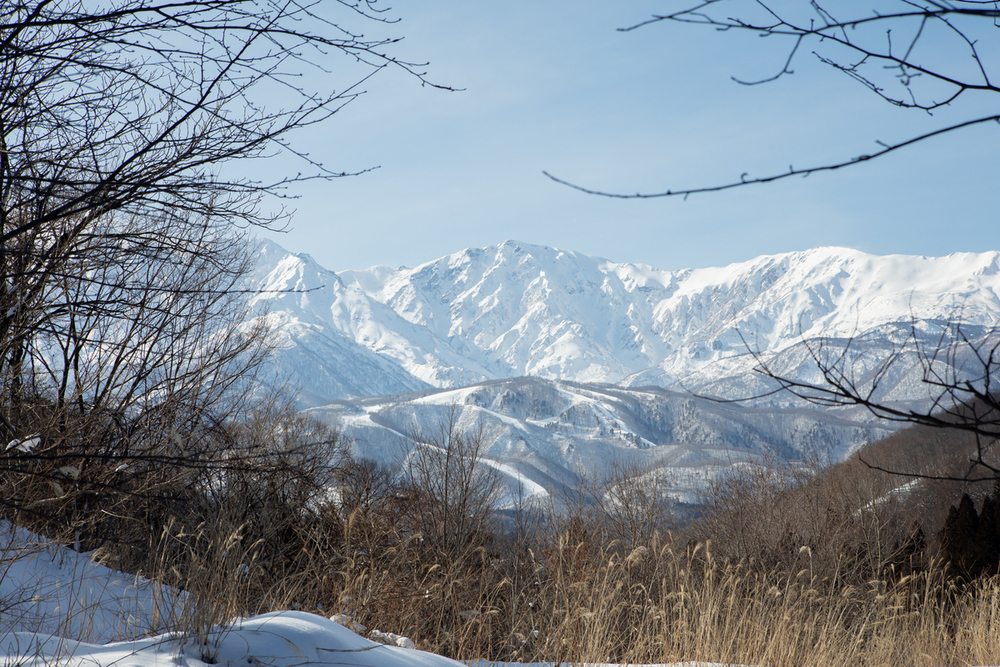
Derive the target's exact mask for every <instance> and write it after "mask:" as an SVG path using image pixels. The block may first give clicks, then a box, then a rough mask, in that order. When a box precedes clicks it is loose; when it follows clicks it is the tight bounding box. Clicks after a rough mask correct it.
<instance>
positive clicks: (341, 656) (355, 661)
mask: <svg viewBox="0 0 1000 667" xmlns="http://www.w3.org/2000/svg"><path fill="white" fill-rule="evenodd" d="M57 660H58V662H59V664H60V665H65V666H67V667H70V666H73V665H81V666H82V665H87V667H103V666H107V665H123V664H127V665H129V667H155V666H157V665H167V664H170V665H184V666H188V667H199V666H200V665H209V664H218V665H232V666H235V665H267V666H268V667H297V666H299V665H303V664H312V665H358V666H362V665H363V666H365V667H402V666H404V665H413V666H417V667H419V666H421V665H426V666H427V667H457V666H459V665H462V667H464V665H463V664H462V663H459V662H455V661H454V660H449V659H448V658H444V657H441V656H439V655H435V654H433V653H426V652H424V651H417V650H414V649H406V648H400V647H398V646H386V645H384V644H378V643H376V642H373V641H369V640H367V639H365V638H363V637H359V636H358V635H356V634H354V633H353V632H351V631H350V630H348V629H347V628H345V627H343V626H341V625H339V624H338V623H335V622H334V621H331V620H329V619H327V618H324V617H322V616H316V615H314V614H309V613H306V612H299V611H284V612H272V613H270V614H263V615H261V616H255V617H254V618H248V619H241V620H238V621H236V622H234V623H232V624H231V625H229V626H227V627H226V628H218V629H216V630H214V631H213V632H212V633H210V634H209V636H208V641H207V642H206V644H205V645H204V646H200V645H198V643H197V642H195V641H193V640H192V638H190V637H185V636H183V635H180V634H177V633H172V634H166V635H160V636H158V637H151V638H148V639H142V640H137V641H128V642H118V643H115V644H108V645H105V646H97V645H94V644H86V643H83V642H76V641H71V640H66V639H59V638H56V637H53V636H51V635H41V634H36V633H26V632H7V633H5V634H3V635H0V662H2V663H3V664H7V665H50V664H53V663H54V662H55V661H57Z"/></svg>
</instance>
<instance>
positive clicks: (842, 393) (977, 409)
mask: <svg viewBox="0 0 1000 667" xmlns="http://www.w3.org/2000/svg"><path fill="white" fill-rule="evenodd" d="M970 329H973V327H963V326H962V324H961V322H960V321H958V319H957V318H956V321H955V322H952V323H951V324H950V325H949V326H947V327H945V328H944V329H942V331H941V333H940V334H939V335H938V336H937V337H936V338H933V339H928V338H927V337H926V336H923V335H921V334H920V332H919V331H918V325H917V323H914V324H913V325H912V326H911V332H910V335H909V337H908V338H906V339H905V340H903V341H902V342H901V343H900V344H899V345H895V346H893V348H892V350H891V351H890V352H889V353H888V354H886V355H885V356H883V357H882V358H881V359H879V360H878V361H877V363H875V364H874V368H873V369H872V368H870V366H871V364H870V363H867V361H868V360H867V359H866V357H868V356H870V353H868V352H866V351H864V350H863V349H862V346H859V345H858V344H857V341H856V340H854V339H841V340H828V339H818V340H814V341H803V344H804V345H805V348H806V350H807V353H808V355H809V358H810V360H811V363H812V365H813V366H814V367H815V368H816V369H817V370H818V371H819V380H818V381H807V380H803V379H799V378H796V377H791V376H789V375H787V374H785V373H783V372H780V371H779V370H777V369H776V368H774V367H773V366H772V365H771V364H769V362H768V360H767V359H766V358H765V357H764V356H763V355H761V354H759V353H757V352H755V351H753V350H751V353H752V354H754V357H755V359H756V362H757V365H756V368H755V370H756V371H757V372H758V373H760V374H762V375H763V376H765V377H767V378H769V379H770V380H772V381H773V382H774V383H775V386H776V389H775V391H781V392H787V393H790V394H792V395H794V396H797V397H798V398H800V399H803V400H805V401H807V402H809V403H812V404H814V405H819V406H822V407H828V408H839V407H850V406H860V407H863V408H865V409H866V410H868V411H869V412H870V413H871V414H873V415H874V416H876V417H878V418H879V419H884V420H887V421H892V422H900V423H905V424H919V425H923V426H929V427H932V428H943V429H952V430H956V431H960V432H963V433H967V434H969V435H970V436H971V437H972V438H973V440H974V443H975V444H974V448H973V450H972V451H971V452H970V454H969V458H968V466H967V468H966V470H965V472H964V473H963V474H960V475H953V474H940V473H934V472H927V471H924V470H920V469H900V468H898V467H896V466H890V467H885V466H883V465H880V464H878V463H876V462H873V461H866V463H867V464H868V465H869V466H870V467H872V468H874V469H877V470H881V471H883V472H890V473H894V474H901V475H906V476H910V477H915V478H927V479H944V480H955V481H963V482H982V481H993V480H996V479H1000V457H998V454H1000V452H998V451H996V446H997V444H998V442H1000V376H998V364H1000V331H998V330H996V329H982V328H979V327H976V328H975V329H982V330H979V331H977V332H976V335H972V334H970V333H969V331H970ZM748 349H750V348H749V346H748ZM907 357H909V359H910V360H913V359H915V360H916V363H917V364H918V367H919V375H920V378H919V379H920V382H921V383H922V385H923V386H924V387H926V388H927V390H928V394H927V401H926V402H922V403H920V402H914V401H911V402H905V401H892V400H888V399H887V398H886V397H885V396H884V395H883V394H882V393H881V390H882V389H883V388H884V384H886V383H887V382H888V381H889V379H890V377H891V375H892V374H893V373H895V372H897V371H899V370H900V368H901V367H903V366H907V365H909V364H910V363H912V361H909V360H908V359H907ZM862 362H865V363H862ZM862 369H863V370H862ZM754 398H759V397H754Z"/></svg>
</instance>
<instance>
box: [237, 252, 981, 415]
mask: <svg viewBox="0 0 1000 667" xmlns="http://www.w3.org/2000/svg"><path fill="white" fill-rule="evenodd" d="M255 279H256V281H257V284H258V285H259V287H260V289H261V290H262V292H261V294H260V295H259V296H258V297H257V298H256V305H257V307H267V309H268V310H269V311H270V313H271V317H272V321H273V322H274V323H275V324H276V330H277V335H278V336H279V337H280V339H281V346H282V351H281V353H280V355H279V360H280V363H281V365H282V367H283V368H284V369H285V370H286V371H287V372H288V374H289V375H290V376H292V377H294V378H295V379H296V380H297V381H298V382H300V383H301V385H302V387H303V389H304V392H305V393H304V396H305V403H307V404H311V405H320V404H322V403H324V402H326V401H329V400H333V399H338V398H346V397H357V396H364V395H374V394H388V393H398V392H404V391H413V390H418V389H421V388H426V387H436V388H451V387H461V386H465V385H468V384H470V383H474V382H480V381H484V380H495V379H503V378H512V377H518V376H533V377H540V378H547V379H552V380H568V381H574V382H590V383H605V384H616V385H619V386H623V387H625V386H633V387H634V386H643V385H659V386H661V387H667V388H680V387H684V388H687V389H694V390H697V391H712V392H714V393H716V394H718V395H722V396H730V397H731V396H735V395H747V394H748V393H751V392H752V391H754V390H755V389H759V388H760V386H758V385H759V383H760V382H761V380H760V379H759V378H753V377H752V373H751V371H752V368H753V366H754V365H755V362H754V359H753V356H752V355H751V354H750V353H749V349H753V350H755V351H757V352H759V353H761V354H762V355H763V356H764V357H765V358H767V359H769V360H770V362H771V363H773V364H774V365H775V367H776V368H780V369H782V371H783V372H786V371H787V372H789V373H794V374H799V375H803V376H808V374H809V373H810V372H815V369H814V368H813V365H812V364H811V363H810V359H809V356H808V350H807V348H806V347H805V345H806V344H808V342H809V341H814V340H816V339H818V338H830V337H854V338H855V339H857V340H858V341H860V342H863V343H864V345H867V346H869V348H870V349H871V350H872V352H873V354H871V355H868V357H864V355H863V358H867V359H868V360H869V361H870V362H871V363H875V362H876V361H877V360H878V359H879V358H880V355H879V354H876V352H879V351H880V350H881V351H882V352H884V351H885V349H886V347H887V346H891V345H893V344H898V343H899V341H900V340H902V339H903V338H905V337H906V336H908V335H910V333H911V330H912V328H913V326H912V325H914V324H916V325H917V327H916V328H917V330H918V332H919V333H920V335H923V336H927V337H928V339H929V340H933V339H934V337H935V336H937V335H938V334H939V333H940V331H941V330H942V328H943V327H946V326H947V325H948V323H949V322H953V321H955V319H956V318H958V319H960V320H961V321H962V323H963V327H964V328H965V331H966V332H967V333H971V334H972V335H974V336H976V335H982V334H983V333H985V332H987V331H990V330H992V329H993V328H995V327H996V326H997V324H998V321H1000V252H987V253H978V254H976V253H956V254H952V255H949V256H947V257H938V258H929V257H912V256H902V255H892V256H886V257H879V256H873V255H868V254H865V253H862V252H859V251H856V250H850V249H845V248H819V249H815V250H808V251H804V252H794V253H786V254H781V255H771V256H762V257H758V258H756V259H753V260H750V261H748V262H742V263H738V264H732V265H729V266H726V267H721V268H707V269H686V270H680V271H662V270H658V269H654V268H652V267H649V266H644V265H640V264H625V263H616V262H611V261H608V260H605V259H600V258H595V257H588V256H586V255H581V254H579V253H575V252H570V251H562V250H557V249H554V248H548V247H544V246H537V245H530V244H526V243H521V242H517V241H507V242H504V243H501V244H499V245H496V246H489V247H486V248H471V249H467V250H463V251H461V252H457V253H455V254H452V255H449V256H447V257H442V258H440V259H437V260H434V261H432V262H428V263H426V264H422V265H420V266H418V267H416V268H412V269H410V268H406V267H401V268H398V269H392V268H389V267H385V266H377V267H373V268H370V269H367V270H365V271H343V272H341V273H333V272H331V271H328V270H326V269H324V268H322V267H320V266H319V265H318V264H316V262H315V261H313V260H312V258H311V257H309V256H308V255H304V254H292V253H288V252H286V251H284V250H283V249H281V248H280V247H279V246H277V245H275V244H273V243H265V244H264V245H263V247H262V249H261V251H260V258H259V264H258V270H257V275H256V276H255ZM288 290H293V291H291V292H290V291H288ZM748 347H749V349H748ZM863 363H864V361H863V362H862V364H863ZM859 371H860V372H864V368H863V367H859ZM755 383H757V384H755ZM919 385H920V383H919V377H918V373H916V371H915V369H914V364H910V366H906V365H905V364H903V365H901V366H900V368H899V369H898V372H897V375H896V377H895V379H894V381H893V382H890V383H885V384H884V387H883V391H885V392H886V395H887V396H892V395H893V392H895V394H897V395H898V396H897V397H901V398H905V397H908V396H911V395H912V394H913V393H914V392H917V391H918V390H919V389H920V386H919Z"/></svg>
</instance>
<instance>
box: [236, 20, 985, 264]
mask: <svg viewBox="0 0 1000 667" xmlns="http://www.w3.org/2000/svg"><path fill="white" fill-rule="evenodd" d="M800 4H804V3H800ZM852 4H853V3H852ZM677 6H678V5H677V3H669V2H664V1H660V2H653V1H646V0H629V1H626V2H610V1H609V2H580V1H579V0H505V1H504V2H502V3H501V2H457V1H455V0H452V1H451V2H449V1H447V0H419V2H417V1H414V0H401V1H400V2H397V3H396V4H394V5H392V10H391V11H390V12H388V15H389V16H392V17H394V18H398V19H399V20H398V22H396V23H393V24H391V25H382V24H372V25H369V26H363V27H364V29H365V31H366V35H372V36H375V35H384V36H391V37H403V40H402V41H401V42H399V43H398V44H396V45H394V46H393V47H392V52H393V53H394V54H396V55H398V56H399V57H402V58H406V59H410V60H413V61H420V62H426V63H427V66H426V68H425V69H426V72H427V76H428V78H429V79H430V80H432V81H434V82H435V83H440V84H444V85H447V86H451V87H453V88H459V89H461V90H459V91H456V92H449V91H444V90H438V89H435V88H432V87H430V86H421V85H420V82H419V81H418V80H416V79H415V78H413V77H411V76H408V75H406V74H405V73H403V72H401V71H391V70H383V71H381V72H379V73H378V74H377V75H376V76H374V77H372V78H371V79H369V80H368V81H366V82H365V83H364V84H363V86H362V87H361V88H359V90H360V89H363V90H364V91H365V93H364V94H363V95H361V96H359V97H358V98H357V99H356V100H355V101H353V102H352V103H351V104H349V105H347V106H346V107H345V108H344V109H342V110H341V111H340V112H338V113H337V114H336V115H335V116H333V117H332V118H331V119H329V120H328V121H327V122H326V123H324V124H322V125H317V126H313V127H310V128H307V129H306V130H304V131H303V132H301V133H300V134H299V135H297V136H294V137H293V138H292V141H293V143H294V144H295V145H296V146H297V147H298V148H299V149H301V150H304V151H306V152H308V153H309V155H310V158H311V159H314V160H318V161H320V162H322V163H323V164H324V165H326V166H327V167H328V168H331V169H334V170H337V171H359V170H365V169H372V170H371V171H369V172H367V173H365V174H362V175H359V176H353V177H348V178H341V179H336V180H334V181H331V182H324V181H313V182H310V183H306V184H301V185H298V186H295V187H293V188H292V189H291V190H290V191H289V192H288V194H289V195H291V196H293V197H295V199H294V200H292V201H287V202H284V204H286V205H288V206H289V207H291V208H292V209H294V214H293V215H292V216H291V218H290V219H289V225H290V229H289V231H287V232H285V233H282V234H265V235H266V236H268V237H270V238H273V239H274V240H276V241H277V242H278V243H280V244H281V245H282V246H284V247H285V248H286V249H288V250H290V251H293V252H307V253H309V254H311V255H312V256H313V257H314V258H315V259H316V260H317V261H318V262H319V263H320V264H322V265H323V266H325V267H327V268H329V269H332V270H334V271H340V270H344V269H362V268H367V267H369V266H373V265H376V264H384V265H389V266H393V267H398V266H404V265H405V266H411V267H412V266H415V265H418V264H420V263H423V262H426V261H430V260H433V259H436V258H438V257H441V256H443V255H446V254H449V253H452V252H457V251H459V250H461V249H463V248H466V247H471V246H486V245H490V244H495V243H499V242H501V241H503V240H506V239H517V240H520V241H524V242H528V243H537V244H543V245H548V246H554V247H558V248H562V249H566V250H576V251H579V252H582V253H585V254H588V255H596V256H600V257H605V258H608V259H611V260H614V261H619V262H633V263H644V264H649V265H652V266H655V267H657V268H661V269H667V270H675V269H681V268H691V267H703V266H718V265H725V264H729V263H732V262H738V261H744V260H748V259H751V258H753V257H756V256H758V255H761V254H773V253H780V252H788V251H793V250H804V249H808V248H813V247H818V246H831V245H834V246H847V247H852V248H857V249H859V250H863V251H865V252H870V253H874V254H892V253H902V254H915V255H928V256H937V255H945V254H948V253H951V252H962V251H985V250H996V249H998V248H1000V225H998V223H1000V209H998V199H1000V196H998V193H1000V187H998V182H997V181H998V177H1000V125H998V124H990V125H983V126H978V127H974V128H970V129H966V130H962V131H959V132H955V133H950V134H949V135H946V136H944V137H939V138H936V139H932V140H928V141H925V142H921V143H920V144H917V145H915V146H913V147H910V148H907V149H903V150H901V151H898V152H896V153H895V154H893V155H891V156H887V157H884V158H880V159H879V160H875V161H872V162H870V163H866V164H863V165H860V166H856V167H851V168H848V169H843V170H839V171H837V172H830V173H822V174H813V175H811V176H810V177H808V178H805V179H803V178H791V179H785V180H783V181H780V182H777V183H772V184H765V185H753V186H748V187H742V188H737V189H735V190H731V191H728V192H722V193H712V194H702V195H693V196H691V197H689V198H688V199H687V200H683V199H680V198H661V199H650V200H619V199H609V198H602V197H597V196H593V195H587V194H584V193H581V192H578V191H575V190H573V189H571V188H568V187H566V186H564V185H560V184H558V183H555V182H553V181H551V180H550V179H548V178H546V177H545V176H544V175H543V173H542V172H543V170H544V171H548V172H550V173H552V174H554V175H556V176H558V177H560V178H563V179H565V180H568V181H571V182H574V183H577V184H580V185H582V186H585V187H589V188H594V189H600V190H608V191H616V192H650V191H653V192H655V191H663V190H666V189H677V188H680V187H692V186H694V187H697V186H704V185H712V184H717V183H721V182H728V181H730V180H734V179H738V178H739V176H740V174H742V173H744V172H746V173H748V174H749V175H751V176H754V175H765V174H769V173H771V172H781V171H785V170H787V169H788V167H789V165H794V166H795V167H797V168H798V167H805V166H811V165H817V164H825V163H827V162H830V161H833V160H838V159H843V158H850V157H853V156H855V155H859V154H863V153H870V152H873V151H874V150H876V149H877V148H878V145H877V144H876V141H877V140H881V141H884V142H898V141H901V140H904V139H908V138H910V137H911V136H914V135H916V134H919V133H921V132H926V131H928V130H931V129H934V128H935V127H937V126H938V125H939V124H940V123H944V122H947V121H948V120H949V119H956V120H957V119H960V118H965V117H969V116H971V115H973V114H977V113H979V112H982V113H986V112H987V111H988V110H989V109H991V108H992V109H993V110H994V112H995V110H996V107H997V103H996V101H995V100H992V101H991V100H990V99H989V96H987V95H983V96H981V97H980V98H976V97H972V96H969V99H968V101H963V102H961V104H956V105H953V108H946V109H944V110H942V111H941V112H938V113H937V114H936V115H935V116H933V117H930V116H928V115H927V114H926V113H923V112H920V111H915V110H906V109H899V108H896V107H893V106H891V105H889V104H887V103H885V102H884V101H882V100H880V99H879V98H878V97H877V96H876V95H874V94H873V93H871V92H870V91H868V90H866V89H865V88H864V87H863V86H862V85H860V84H859V83H857V82H855V81H853V80H852V79H851V78H850V77H848V76H846V75H844V74H842V73H839V72H836V71H834V70H832V69H830V68H829V67H826V66H824V65H822V63H820V62H819V61H818V59H817V58H816V57H815V56H814V55H813V54H812V53H810V52H809V51H808V50H803V51H802V52H801V53H800V54H799V56H798V57H797V59H796V60H795V61H794V62H793V69H794V71H795V73H794V74H793V75H791V76H786V77H783V78H781V79H779V80H778V81H775V82H772V83H768V84H765V85H759V86H742V85H740V84H738V83H736V82H734V81H733V80H732V77H738V78H745V79H752V78H762V77H766V76H770V75H772V74H774V73H775V72H777V71H778V70H780V68H781V66H782V64H783V63H784V60H785V58H786V56H787V52H788V48H789V46H790V45H789V44H788V43H787V42H779V41H778V40H777V39H775V38H769V39H761V38H760V37H758V36H756V35H751V34H738V33H736V32H732V31H730V32H718V31H714V30H712V29H711V28H707V27H704V26H694V25H679V24H668V23H665V22H662V23H657V24H654V25H649V26H646V27H644V28H641V29H637V30H633V31H629V32H621V31H619V30H617V29H618V28H622V27H627V26H630V25H634V24H636V23H638V22H640V21H643V20H644V19H646V18H648V17H649V16H651V15H652V14H654V13H656V12H658V11H659V12H663V11H664V10H665V9H666V8H669V7H677ZM865 7H866V8H867V5H866V6H865ZM904 30H905V29H904V27H902V26H901V27H900V31H899V32H903V31H904ZM897 34H898V33H897ZM998 38H1000V33H998V32H997V31H996V30H993V31H992V32H987V33H985V40H983V41H982V42H981V44H983V45H984V47H985V48H987V49H992V50H987V51H986V54H987V58H990V57H991V56H992V58H991V59H990V60H987V62H1000V51H998V50H997V49H996V46H997V44H996V43H997V42H1000V39H998ZM897 39H898V37H897ZM990 40H992V41H990ZM900 41H901V40H900ZM921 48H924V49H926V57H927V58H928V59H929V60H932V59H936V60H933V62H940V63H942V65H941V66H943V67H955V68H959V70H961V69H962V68H968V67H969V66H970V63H971V58H969V57H968V55H967V53H966V52H965V51H964V50H962V49H960V48H956V45H955V44H954V43H952V42H951V41H949V40H948V39H946V38H944V37H943V36H942V35H941V34H933V33H929V34H928V36H927V38H926V39H925V40H924V42H922V45H921ZM334 74H336V72H334ZM344 76H348V75H347V74H345V75H344ZM345 80H346V79H345ZM890 83H891V84H893V85H897V86H898V84H896V83H895V82H892V81H890ZM993 96H994V97H996V95H995V94H994V95H993ZM991 103H992V106H991ZM241 168H242V169H246V170H247V173H250V174H262V173H263V174H267V175H273V174H276V173H280V172H281V171H282V170H284V172H286V173H288V172H291V173H295V172H296V171H300V170H302V169H303V165H301V164H297V163H296V162H295V161H294V160H292V159H291V158H290V157H288V156H277V157H271V158H268V159H266V160H257V161H254V162H252V163H249V164H245V165H242V166H241ZM272 205H273V203H272Z"/></svg>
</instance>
